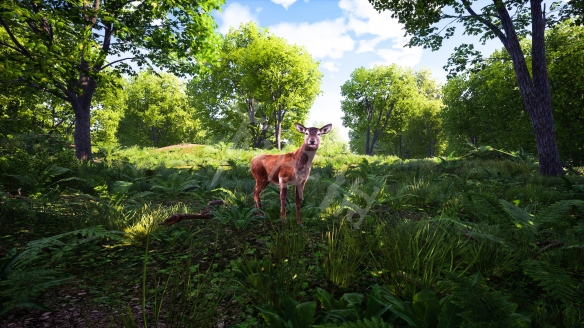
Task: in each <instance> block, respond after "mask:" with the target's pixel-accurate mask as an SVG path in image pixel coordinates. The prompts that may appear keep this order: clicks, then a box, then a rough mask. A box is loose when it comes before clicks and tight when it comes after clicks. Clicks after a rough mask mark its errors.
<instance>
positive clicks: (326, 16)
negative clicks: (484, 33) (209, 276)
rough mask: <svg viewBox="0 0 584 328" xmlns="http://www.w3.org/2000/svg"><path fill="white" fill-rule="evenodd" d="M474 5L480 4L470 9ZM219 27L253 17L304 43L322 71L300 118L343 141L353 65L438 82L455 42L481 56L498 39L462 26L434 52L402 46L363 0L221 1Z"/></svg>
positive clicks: (395, 31) (395, 30)
mask: <svg viewBox="0 0 584 328" xmlns="http://www.w3.org/2000/svg"><path fill="white" fill-rule="evenodd" d="M476 9H477V10H478V9H480V7H477V8H476ZM215 18H216V22H217V24H218V26H219V31H220V32H221V33H223V34H225V33H227V32H228V31H229V28H230V27H233V28H238V27H239V25H240V24H241V23H246V22H249V21H253V22H255V23H256V24H258V25H260V26H263V27H267V28H268V29H269V30H270V32H271V33H273V34H275V35H277V36H280V37H283V38H285V39H287V40H288V42H289V43H291V44H297V45H302V46H305V47H306V49H307V50H308V51H309V52H310V53H311V54H312V56H313V58H314V59H315V60H318V61H320V70H321V72H322V73H323V75H324V76H323V80H322V87H321V88H322V92H323V94H322V95H320V96H318V97H317V99H316V101H315V102H314V105H313V106H312V108H311V110H310V114H309V119H308V121H307V122H305V123H306V124H308V125H312V124H313V123H314V122H315V121H319V122H325V123H332V124H333V128H339V129H341V131H340V132H341V133H340V134H341V136H343V137H345V138H347V140H348V137H347V135H348V130H347V129H346V128H344V127H342V126H341V122H342V121H341V116H342V115H343V114H342V111H341V109H340V108H341V104H340V102H341V99H342V97H341V89H340V87H341V85H342V84H343V83H345V82H346V81H347V80H348V79H349V77H350V74H351V72H353V70H355V69H356V68H358V67H366V68H371V67H373V66H374V65H388V64H392V63H395V64H398V65H401V66H408V67H412V68H414V69H421V68H427V69H430V70H431V71H432V75H433V77H434V78H435V79H436V80H437V81H438V82H439V83H445V82H446V72H445V71H444V70H443V68H442V67H443V66H444V65H445V64H446V62H447V60H448V57H449V56H450V54H451V53H452V52H453V49H454V47H455V46H457V45H459V44H460V43H463V42H466V43H474V45H475V47H477V48H478V49H479V50H481V51H482V52H483V53H484V54H485V55H489V54H490V53H492V52H493V51H494V50H495V49H498V48H501V47H502V44H501V43H500V42H499V41H498V40H493V41H489V42H488V43H487V44H486V45H484V46H483V45H481V44H480V42H479V38H478V37H476V36H475V37H468V36H463V35H462V34H461V33H462V29H459V31H457V35H456V36H455V37H454V38H453V39H451V40H448V41H446V42H445V43H444V45H443V47H442V48H441V49H440V50H439V51H436V52H432V51H430V50H428V49H422V48H404V47H403V45H404V44H405V43H406V42H407V41H408V39H407V38H406V37H404V34H405V33H404V31H403V30H402V26H401V25H400V24H399V23H398V22H397V20H396V19H392V18H391V14H390V13H389V12H382V13H378V12H377V11H376V10H375V9H373V7H372V6H371V4H370V3H369V2H368V1H367V0H237V1H236V0H226V3H225V5H224V6H223V8H222V11H221V12H218V13H216V14H215Z"/></svg>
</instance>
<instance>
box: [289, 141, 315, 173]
mask: <svg viewBox="0 0 584 328" xmlns="http://www.w3.org/2000/svg"><path fill="white" fill-rule="evenodd" d="M315 156H316V149H314V150H312V149H306V147H304V144H302V146H300V148H298V150H297V151H296V153H295V154H294V158H296V171H297V172H298V171H304V170H306V169H308V170H309V171H310V167H311V166H312V161H313V160H314V157H315Z"/></svg>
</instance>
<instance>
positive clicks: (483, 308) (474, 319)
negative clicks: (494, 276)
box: [449, 274, 529, 327]
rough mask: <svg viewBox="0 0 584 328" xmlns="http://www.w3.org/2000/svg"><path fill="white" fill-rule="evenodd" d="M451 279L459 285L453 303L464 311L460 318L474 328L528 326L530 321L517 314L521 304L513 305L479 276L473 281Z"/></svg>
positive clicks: (453, 293) (465, 278) (473, 277)
mask: <svg viewBox="0 0 584 328" xmlns="http://www.w3.org/2000/svg"><path fill="white" fill-rule="evenodd" d="M449 276H450V277H449V278H450V279H451V280H452V281H453V282H455V284H456V285H457V288H456V289H455V290H454V291H453V292H452V296H453V299H452V303H453V304H454V305H456V306H458V307H459V308H461V309H462V312H460V313H458V315H459V316H460V317H462V318H464V319H465V321H466V322H468V323H470V324H471V326H473V327H474V326H479V327H527V326H528V324H529V318H527V317H525V316H523V315H521V314H518V313H515V310H516V308H517V304H515V303H512V302H509V301H508V300H507V297H506V296H504V295H503V294H502V293H501V292H498V291H491V290H490V289H489V288H488V286H487V285H486V284H485V283H484V280H483V279H482V278H481V277H480V276H479V275H478V274H475V275H474V276H472V277H470V278H467V277H456V276H454V275H449Z"/></svg>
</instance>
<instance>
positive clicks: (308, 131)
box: [296, 123, 333, 150]
mask: <svg viewBox="0 0 584 328" xmlns="http://www.w3.org/2000/svg"><path fill="white" fill-rule="evenodd" d="M332 127H333V125H332V124H327V125H325V126H323V127H322V128H320V129H319V128H305V127H304V126H303V125H302V124H300V123H296V130H298V132H300V133H304V144H303V145H304V149H306V150H317V149H318V146H320V136H321V135H323V134H327V133H329V132H330V130H331V129H332Z"/></svg>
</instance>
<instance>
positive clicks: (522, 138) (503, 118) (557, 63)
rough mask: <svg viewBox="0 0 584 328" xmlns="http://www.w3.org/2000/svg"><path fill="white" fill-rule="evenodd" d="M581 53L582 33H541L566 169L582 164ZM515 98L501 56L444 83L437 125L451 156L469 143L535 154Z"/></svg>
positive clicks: (565, 27) (571, 29)
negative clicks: (441, 127)
mask: <svg viewBox="0 0 584 328" xmlns="http://www.w3.org/2000/svg"><path fill="white" fill-rule="evenodd" d="M522 47H523V49H524V51H526V49H529V48H530V47H531V44H530V42H529V40H523V41H522ZM583 49H584V28H583V27H581V26H573V25H572V22H571V21H566V22H563V23H561V24H558V25H556V26H555V27H554V28H552V29H550V30H549V31H547V33H546V54H547V62H548V63H549V77H550V86H551V92H552V103H553V110H554V111H553V116H554V120H555V122H556V127H557V129H556V134H557V140H558V150H559V153H560V156H561V158H562V160H563V161H565V162H567V163H570V164H572V165H581V163H582V162H583V161H584V158H583V157H582V153H583V150H584V149H583V148H582V145H584V132H583V131H582V129H581V126H582V125H584V111H582V108H584V99H583V98H582V97H581V95H582V94H583V93H584V84H583V83H582V80H583V77H584V69H583V68H582V67H584V56H582V55H583V54H584V50H583ZM520 96H521V94H520V92H519V90H518V86H517V80H516V79H515V77H514V72H513V65H512V63H511V59H510V58H509V55H508V54H507V53H506V52H505V51H504V50H500V51H496V52H494V53H493V54H492V55H491V56H490V58H489V60H488V61H487V62H486V64H485V65H484V67H483V69H482V70H480V71H477V72H468V73H465V74H463V75H459V76H457V77H455V78H452V79H450V80H449V81H448V83H447V84H446V86H445V88H444V103H445V104H446V107H445V109H444V111H443V119H444V125H445V128H446V132H447V134H448V139H449V147H450V148H451V150H459V149H461V148H463V145H464V144H466V143H467V142H472V143H473V144H474V145H475V146H478V145H479V144H480V145H491V146H495V147H497V148H504V149H517V148H518V147H521V148H523V149H524V150H526V151H530V152H531V151H536V149H535V147H534V144H535V143H534V140H535V137H534V135H533V129H531V128H530V127H529V117H528V115H527V113H526V112H525V111H524V110H523V104H522V102H521V100H520V99H519V98H520Z"/></svg>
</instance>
